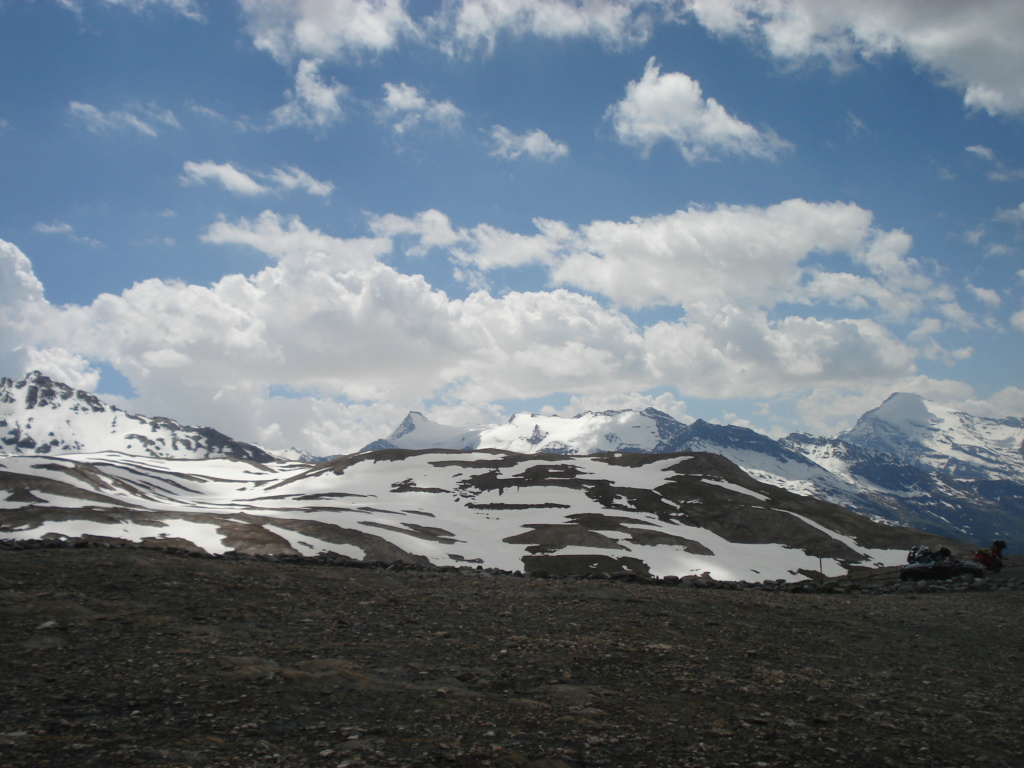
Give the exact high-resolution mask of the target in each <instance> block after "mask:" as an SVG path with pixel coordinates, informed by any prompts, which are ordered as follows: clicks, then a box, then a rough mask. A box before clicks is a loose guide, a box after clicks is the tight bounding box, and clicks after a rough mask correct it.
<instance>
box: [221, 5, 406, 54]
mask: <svg viewBox="0 0 1024 768" xmlns="http://www.w3.org/2000/svg"><path fill="white" fill-rule="evenodd" d="M240 2H241V5H242V13H243V15H244V16H245V18H246V24H247V27H248V30H249V34H250V35H252V38H253V42H254V43H255V45H256V47H257V48H259V49H261V50H264V51H267V52H268V53H270V54H271V55H272V56H273V57H274V58H275V59H277V60H278V61H282V62H284V61H288V60H290V59H291V58H292V57H294V56H312V57H315V58H320V59H330V58H335V57H338V56H342V55H346V54H348V55H357V56H358V55H362V54H365V53H380V52H382V51H386V50H388V49H390V48H394V47H395V46H396V45H397V44H398V41H399V40H400V39H401V38H402V37H403V36H412V37H416V36H417V35H418V34H419V32H418V30H417V28H416V25H415V24H414V23H413V21H412V19H411V18H410V17H409V15H408V14H407V13H406V11H405V3H404V2H402V0H332V1H331V2H324V0H240Z"/></svg>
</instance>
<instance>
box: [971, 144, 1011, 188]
mask: <svg viewBox="0 0 1024 768" xmlns="http://www.w3.org/2000/svg"><path fill="white" fill-rule="evenodd" d="M967 151H968V152H970V153H971V154H972V155H974V156H975V157H977V158H978V159H980V160H984V161H985V162H987V163H990V164H991V165H992V170H990V171H989V172H988V177H989V178H990V179H992V181H1017V180H1019V179H1024V169H1021V168H1007V167H1006V166H1005V165H1004V164H1003V163H1002V161H1001V160H999V158H997V157H996V153H995V152H994V151H992V150H991V149H990V148H989V147H986V146H983V145H981V144H975V145H973V146H970V147H967Z"/></svg>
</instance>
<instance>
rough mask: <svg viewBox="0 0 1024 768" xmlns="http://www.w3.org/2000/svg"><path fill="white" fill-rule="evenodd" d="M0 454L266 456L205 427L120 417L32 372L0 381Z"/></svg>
mask: <svg viewBox="0 0 1024 768" xmlns="http://www.w3.org/2000/svg"><path fill="white" fill-rule="evenodd" d="M0 450H2V451H5V452H7V453H32V454H52V455H55V454H64V453H77V452H85V451H90V452H91V451H123V452H125V453H131V454H137V455H140V456H156V457H163V458H178V459H200V458H203V459H205V458H213V457H227V458H237V459H249V460H252V461H271V460H273V458H274V457H273V456H271V455H270V454H268V453H267V452H266V451H264V450H262V449H260V448H258V447H256V446H255V445H249V444H248V443H242V442H239V441H237V440H232V439H231V438H229V437H227V436H226V435H223V434H221V433H220V432H218V431H217V430H215V429H211V428H210V427H187V426H182V425H181V424H179V423H178V422H176V421H174V420H172V419H166V418H160V417H156V418H150V417H146V416H137V415H135V414H131V413H126V412H125V411H122V410H121V409H120V408H117V407H115V406H112V405H107V404H106V403H104V402H102V401H101V400H100V399H99V398H97V397H96V396H95V395H91V394H89V393H88V392H82V391H81V390H77V389H72V388H71V387H69V386H67V385H66V384H62V383H60V382H57V381H53V380H52V379H49V378H47V377H46V376H44V375H42V374H41V373H39V372H38V371H34V372H32V373H30V374H28V375H27V376H26V377H25V378H23V379H18V380H13V379H9V378H6V377H5V378H2V379H0Z"/></svg>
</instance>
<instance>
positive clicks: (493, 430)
mask: <svg viewBox="0 0 1024 768" xmlns="http://www.w3.org/2000/svg"><path fill="white" fill-rule="evenodd" d="M384 448H405V449H425V448H451V449H458V450H476V449H481V448H495V449H501V450H506V451H515V452H519V453H555V454H563V455H587V454H592V453H600V452H637V453H674V452H680V451H700V452H709V453H715V454H718V455H720V456H724V457H725V458H727V459H729V460H730V461H732V462H734V463H735V464H737V465H738V466H739V467H740V468H742V469H743V470H744V471H745V472H746V473H747V474H749V475H750V476H751V477H753V478H755V479H757V480H759V481H761V482H764V483H768V484H770V485H775V486H778V487H780V488H786V489H787V490H790V491H793V492H795V493H800V494H805V495H809V496H815V497H817V498H820V499H823V500H826V501H830V502H832V503H835V504H839V505H841V506H844V507H846V508H848V509H852V510H854V511H856V512H859V513H861V514H864V515H867V516H869V517H873V518H876V519H880V520H886V521H890V522H894V523H898V524H901V525H907V526H911V527H913V528H917V529H919V530H922V531H928V532H931V533H935V534H938V535H943V536H951V537H955V538H958V539H963V540H977V541H979V542H986V543H987V542H988V541H990V540H992V539H994V538H1015V539H1017V540H1022V539H1024V419H1020V418H1006V419H992V418H986V417H981V416H972V415H970V414H967V413H963V412H960V411H956V410H954V409H952V408H948V407H945V406H942V405H939V404H937V403H934V402H930V401H928V400H925V399H924V398H922V397H920V396H918V395H914V394H908V393H896V394H893V395H891V396H890V397H889V398H888V399H887V400H886V401H885V402H884V403H883V404H882V405H881V406H879V407H878V408H875V409H873V410H871V411H868V412H867V413H865V414H864V415H863V416H861V417H860V419H858V421H857V423H856V425H855V426H854V427H853V428H852V429H849V430H847V431H845V432H842V433H841V434H839V435H838V436H836V437H831V438H828V437H816V436H812V435H807V434H802V433H793V434H790V435H788V436H786V437H784V438H782V439H781V440H774V439H772V438H770V437H767V436H765V435H762V434H760V433H758V432H755V431H753V430H751V429H746V428H744V427H737V426H730V425H718V424H711V423H708V422H706V421H702V420H700V419H698V420H696V421H694V422H692V423H690V424H683V423H681V422H679V421H678V420H676V419H674V418H672V417H671V416H669V415H668V414H665V413H662V412H661V411H658V410H656V409H654V408H648V409H646V410H643V411H632V410H627V411H604V412H597V413H594V412H587V413H582V414H580V415H578V416H575V417H573V418H563V417H559V416H547V415H538V414H516V415H515V416H513V417H512V418H511V419H509V421H508V422H507V423H505V424H502V425H498V426H493V427H473V428H459V427H450V426H443V425H438V424H434V423H433V422H431V421H429V420H428V419H426V418H425V417H424V416H423V415H422V414H420V413H415V412H414V413H410V414H409V415H408V416H406V418H405V419H404V420H403V421H402V423H401V424H400V425H399V426H398V428H397V429H395V431H394V432H392V433H391V434H390V435H389V436H388V437H386V438H384V439H382V440H377V441H375V442H374V443H371V444H370V445H368V446H367V447H366V449H367V450H374V449H384Z"/></svg>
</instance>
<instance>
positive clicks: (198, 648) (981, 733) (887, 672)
mask: <svg viewBox="0 0 1024 768" xmlns="http://www.w3.org/2000/svg"><path fill="white" fill-rule="evenodd" d="M1011 573H1012V572H1011ZM871 578H872V579H874V580H875V582H876V583H880V582H879V580H880V579H882V578H883V577H882V575H880V574H875V575H873V576H872V577H871ZM890 578H891V577H890ZM843 589H852V590H853V591H850V592H847V593H832V594H822V593H817V594H804V593H796V594H790V593H785V592H767V591H757V590H753V589H751V590H739V589H731V590H726V589H694V588H687V587H686V586H682V585H679V584H677V585H672V586H669V585H665V584H659V585H652V584H647V583H631V582H629V581H608V580H569V579H539V578H526V577H519V578H517V577H513V576H507V575H494V574H491V573H488V572H487V571H482V570H481V571H477V570H462V571H446V570H432V571H420V570H414V569H412V568H409V569H402V570H384V569H368V568H342V567H330V566H325V565H315V564H313V561H306V562H305V563H303V564H292V563H280V562H268V561H266V560H261V559H251V558H250V559H237V560H234V559H210V558H194V557H174V556H170V555H168V554H165V553H163V552H160V551H153V550H143V549H104V548H97V547H93V548H53V549H25V550H20V551H16V550H12V549H2V550H0V711H2V712H3V713H4V716H3V724H2V726H0V763H2V764H3V765H4V766H10V768H37V767H38V766H103V768H121V767H122V766H123V767H127V766H147V768H150V767H152V768H180V767H183V766H204V767H205V768H218V767H219V768H242V767H243V766H244V768H257V767H261V766H295V767H297V766H324V768H336V767H337V766H344V767H346V768H351V767H354V766H409V767H410V768H413V767H417V768H427V767H428V766H494V767H495V768H565V767H570V768H584V767H585V766H636V767H637V768H640V767H642V766H650V767H651V768H654V767H655V766H657V767H658V768H663V767H664V766H690V767H693V768H695V767H697V766H700V767H705V766H706V767H708V768H711V767H714V768H720V767H721V768H724V767H725V766H759V767H762V768H763V767H766V766H772V767H779V768H781V767H782V766H785V767H786V768H795V767H797V766H802V767H803V768H812V767H815V766H851V767H857V768H869V767H870V768H877V767H878V766H889V765H891V766H897V765H899V766H943V767H949V768H952V767H956V766H976V765H987V766H998V767H1000V768H1010V767H1011V766H1019V765H1020V754H1021V751H1022V747H1024V736H1022V734H1021V731H1020V723H1021V721H1022V717H1024V704H1022V703H1021V701H1022V700H1021V697H1020V696H1019V681H1017V680H1016V679H1015V677H1014V675H1013V674H1012V671H1013V670H1015V669H1016V668H1018V667H1019V666H1020V663H1021V661H1022V657H1021V644H1020V638H1021V636H1022V634H1024V591H1021V590H1014V589H1001V590H998V591H963V592H948V593H946V592H940V593H934V594H933V593H917V592H911V593H902V592H891V593H885V594H866V593H863V592H861V591H859V590H858V589H855V588H853V587H851V586H850V583H849V582H847V584H846V586H845V587H843Z"/></svg>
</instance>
